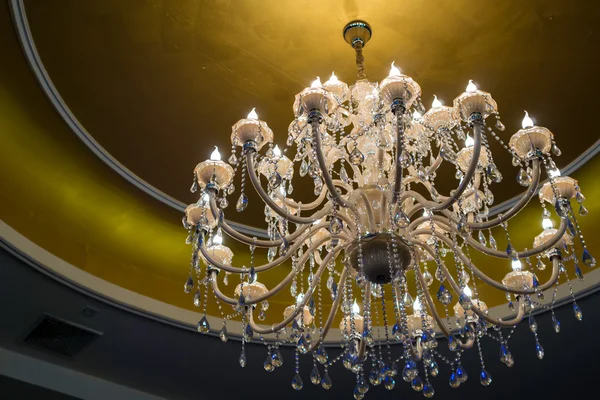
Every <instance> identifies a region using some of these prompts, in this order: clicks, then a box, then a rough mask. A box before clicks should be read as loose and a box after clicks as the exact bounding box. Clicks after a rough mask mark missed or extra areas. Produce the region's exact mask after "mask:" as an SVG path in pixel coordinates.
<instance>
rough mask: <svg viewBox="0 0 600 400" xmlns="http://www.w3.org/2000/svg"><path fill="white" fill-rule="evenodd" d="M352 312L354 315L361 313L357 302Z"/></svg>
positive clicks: (353, 305)
mask: <svg viewBox="0 0 600 400" xmlns="http://www.w3.org/2000/svg"><path fill="white" fill-rule="evenodd" d="M352 312H353V313H354V314H358V313H359V312H360V307H358V304H357V303H356V300H354V304H352Z"/></svg>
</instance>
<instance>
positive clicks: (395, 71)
mask: <svg viewBox="0 0 600 400" xmlns="http://www.w3.org/2000/svg"><path fill="white" fill-rule="evenodd" d="M399 75H402V74H401V73H400V70H399V69H398V67H396V66H395V65H394V61H392V67H391V68H390V74H389V76H399Z"/></svg>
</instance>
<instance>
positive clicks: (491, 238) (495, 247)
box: [490, 232, 498, 250]
mask: <svg viewBox="0 0 600 400" xmlns="http://www.w3.org/2000/svg"><path fill="white" fill-rule="evenodd" d="M490 246H491V247H492V249H494V250H498V244H497V243H496V239H495V238H494V237H493V236H492V233H491V232H490Z"/></svg>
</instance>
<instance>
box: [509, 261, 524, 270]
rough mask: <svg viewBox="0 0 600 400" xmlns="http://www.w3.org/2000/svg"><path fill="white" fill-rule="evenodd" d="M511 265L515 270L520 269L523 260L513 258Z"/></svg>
mask: <svg viewBox="0 0 600 400" xmlns="http://www.w3.org/2000/svg"><path fill="white" fill-rule="evenodd" d="M511 266H512V269H513V271H520V270H521V267H522V264H521V260H519V259H514V260H512V262H511Z"/></svg>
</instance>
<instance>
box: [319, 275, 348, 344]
mask: <svg viewBox="0 0 600 400" xmlns="http://www.w3.org/2000/svg"><path fill="white" fill-rule="evenodd" d="M347 276H348V268H346V267H345V266H344V269H343V270H342V274H341V275H340V280H339V281H338V286H337V287H338V288H339V287H341V286H342V283H343V282H344V281H345V280H346V277H347ZM341 293H342V290H338V291H337V293H336V294H335V299H334V300H333V303H332V304H331V309H330V310H329V315H328V316H327V321H325V325H324V326H323V333H322V334H321V335H320V337H319V340H318V341H315V342H313V343H312V344H311V345H310V348H309V351H314V350H316V348H317V347H318V346H319V344H321V342H323V339H324V338H325V337H327V334H328V333H329V329H330V328H331V324H333V320H334V318H335V316H336V314H337V311H338V309H339V308H340V302H341V301H342V296H341Z"/></svg>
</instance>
